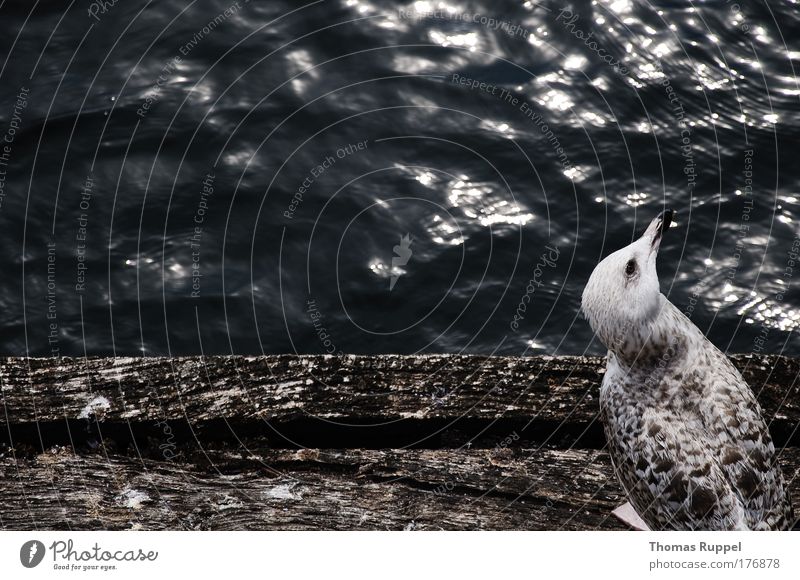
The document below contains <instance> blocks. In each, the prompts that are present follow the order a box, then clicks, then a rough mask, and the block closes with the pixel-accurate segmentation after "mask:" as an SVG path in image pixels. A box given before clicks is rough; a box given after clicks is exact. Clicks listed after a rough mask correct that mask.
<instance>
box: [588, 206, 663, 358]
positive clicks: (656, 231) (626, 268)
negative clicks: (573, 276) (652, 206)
mask: <svg viewBox="0 0 800 580" xmlns="http://www.w3.org/2000/svg"><path fill="white" fill-rule="evenodd" d="M672 216H673V212H672V210H665V211H664V212H662V213H660V214H659V215H658V217H656V218H655V219H654V220H653V221H652V222H650V225H649V226H648V227H647V229H646V230H645V232H644V234H642V236H641V237H640V238H639V239H637V240H636V241H635V242H633V243H631V244H629V245H627V246H625V247H624V248H622V249H620V250H617V251H616V252H614V253H613V254H611V255H609V256H607V257H606V258H605V259H603V260H602V261H601V262H600V263H599V264H598V265H597V266H596V267H595V269H594V271H593V272H592V275H591V276H590V277H589V281H588V282H587V284H586V287H585V288H584V289H583V296H582V297H581V310H583V313H584V315H585V316H586V318H587V319H588V320H589V324H590V325H591V327H592V330H593V331H594V332H595V333H596V334H597V336H598V338H599V339H600V340H601V341H602V342H603V344H605V345H606V347H607V348H608V349H609V350H611V351H613V352H615V353H616V354H620V355H621V354H625V352H626V351H636V350H638V349H639V348H641V346H642V344H641V343H642V341H643V340H646V338H647V336H648V329H649V327H650V325H651V323H652V322H653V321H654V320H655V319H656V318H657V317H658V314H659V311H660V309H661V304H662V302H661V301H662V299H663V297H662V295H661V291H660V288H659V284H658V273H657V272H656V256H657V255H658V249H659V247H660V246H661V239H662V237H663V235H664V232H665V231H666V230H667V229H668V228H669V225H670V223H671V222H672Z"/></svg>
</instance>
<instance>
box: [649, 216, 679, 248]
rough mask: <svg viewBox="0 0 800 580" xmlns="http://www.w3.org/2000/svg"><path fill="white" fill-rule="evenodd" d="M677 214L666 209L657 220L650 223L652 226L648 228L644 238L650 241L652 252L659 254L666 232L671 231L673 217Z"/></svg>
mask: <svg viewBox="0 0 800 580" xmlns="http://www.w3.org/2000/svg"><path fill="white" fill-rule="evenodd" d="M674 214H675V212H673V211H672V210H671V209H665V210H664V211H662V212H661V213H660V214H658V216H657V217H656V219H654V220H653V221H652V222H650V225H649V226H648V227H647V230H645V232H644V237H646V238H649V239H650V252H651V253H652V252H657V251H658V248H659V247H660V246H661V238H662V237H663V236H664V232H665V231H667V230H668V229H669V225H670V224H671V223H672V216H673V215H674Z"/></svg>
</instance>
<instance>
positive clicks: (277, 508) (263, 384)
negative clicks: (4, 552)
mask: <svg viewBox="0 0 800 580" xmlns="http://www.w3.org/2000/svg"><path fill="white" fill-rule="evenodd" d="M733 360H734V363H735V364H736V365H737V367H739V368H740V369H741V370H742V371H743V373H744V375H745V377H746V378H747V379H748V382H749V383H750V385H751V386H752V387H753V389H754V391H755V392H756V393H757V394H758V397H759V400H760V402H761V404H762V406H763V407H764V409H765V413H766V415H767V416H768V417H770V418H771V419H772V423H771V428H772V430H773V433H774V434H776V440H778V441H782V443H781V445H783V444H786V443H789V444H790V445H791V446H790V447H787V448H786V449H784V450H783V451H782V453H781V458H780V461H781V465H782V467H783V469H784V471H785V473H786V475H787V480H788V481H789V482H790V489H791V490H792V494H793V499H794V501H795V503H796V507H797V509H798V513H800V504H798V502H799V501H800V485H799V484H800V477H798V475H799V473H798V470H799V469H800V447H798V445H797V441H798V437H797V436H796V434H797V431H798V429H797V427H798V424H800V396H798V389H800V361H798V360H793V359H788V358H784V357H774V356H761V357H747V356H738V357H733ZM602 367H603V361H602V360H601V359H599V358H591V357H558V358H552V357H535V358H522V359H518V358H507V357H478V356H446V355H443V356H439V355H429V356H412V357H403V356H377V357H373V356H347V357H340V358H335V357H313V356H308V357H306V356H304V357H294V356H265V357H208V358H176V359H162V358H157V359H151V358H142V359H116V360H114V359H102V358H95V359H88V360H78V359H21V358H20V359H17V358H8V359H0V402H1V403H2V405H3V413H0V422H3V423H4V424H5V425H4V427H3V429H0V480H2V483H1V484H0V527H1V528H4V529H75V530H78V529H87V530H97V529H130V528H138V529H232V530H235V529H271V530H276V529H281V530H282V529H336V530H362V529H382V530H383V529H390V530H401V529H424V530H438V529H445V530H475V529H483V530H506V529H526V530H536V529H548V530H555V529H602V530H606V529H608V530H610V529H623V526H622V525H621V524H620V523H619V522H618V521H617V520H616V519H614V518H613V517H610V511H611V510H612V509H613V508H614V507H616V506H617V505H619V504H620V503H622V501H623V498H622V496H621V491H620V488H619V486H618V484H617V482H616V480H615V478H614V476H613V473H612V470H611V466H610V464H609V460H608V456H607V454H606V453H605V452H604V449H603V447H604V441H603V438H602V431H601V430H600V429H599V425H598V424H597V421H596V416H597V389H598V387H599V384H600V381H601V380H602ZM560 431H567V432H569V433H571V435H569V436H568V437H562V436H558V435H557V432H560ZM587 433H588V434H589V435H586V434H587ZM331 447H337V449H331Z"/></svg>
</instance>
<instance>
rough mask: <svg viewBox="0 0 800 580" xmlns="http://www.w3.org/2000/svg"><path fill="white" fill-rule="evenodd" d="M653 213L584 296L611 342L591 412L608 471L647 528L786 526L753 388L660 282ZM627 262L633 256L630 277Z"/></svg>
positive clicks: (785, 505)
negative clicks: (596, 416)
mask: <svg viewBox="0 0 800 580" xmlns="http://www.w3.org/2000/svg"><path fill="white" fill-rule="evenodd" d="M664 221H666V222H667V223H668V222H669V219H668V218H667V219H666V220H664ZM662 223H663V222H662V221H661V220H660V216H659V218H657V219H656V220H654V222H653V223H652V224H651V225H650V227H649V228H648V230H647V231H646V232H645V234H644V235H643V236H642V238H640V239H639V240H637V241H636V242H634V243H633V244H631V245H629V246H627V247H626V248H623V249H622V250H619V251H618V252H615V253H614V254H612V255H611V256H609V257H608V258H606V259H605V260H603V262H601V263H600V264H599V265H598V266H597V268H596V269H595V271H594V273H593V274H592V278H590V281H589V283H588V284H587V287H586V290H585V291H584V296H583V309H584V312H585V313H586V315H587V317H588V318H589V321H590V323H591V324H592V327H593V328H594V329H595V331H596V332H597V334H598V336H599V337H600V338H601V340H603V342H604V343H605V344H606V346H608V348H609V353H608V364H607V370H606V374H605V377H604V379H603V384H602V387H601V390H600V410H601V418H602V421H603V425H604V429H605V433H606V438H607V440H608V445H609V450H610V454H611V458H612V462H613V464H614V469H615V472H616V474H617V477H618V478H619V480H620V483H621V484H622V486H623V487H624V489H625V491H626V492H627V494H628V498H629V501H630V502H631V504H632V505H633V507H634V508H635V510H636V511H637V513H638V514H639V515H640V516H641V518H642V519H643V520H644V521H645V522H646V523H647V524H648V526H649V527H650V528H651V529H654V530H661V529H677V530H783V529H789V528H790V527H791V525H792V523H793V521H794V517H793V513H792V508H791V503H790V501H789V496H788V493H787V491H786V487H785V485H784V481H783V476H782V474H781V471H780V468H779V466H778V463H777V461H776V457H775V448H774V445H773V443H772V440H771V438H770V434H769V430H768V428H767V425H766V423H765V421H764V419H763V417H762V414H761V409H760V407H759V405H758V402H757V401H756V399H755V397H754V395H753V393H752V391H751V390H750V388H749V387H748V386H747V384H746V383H745V381H744V379H743V378H742V376H741V375H740V374H739V372H738V371H737V370H736V369H735V368H734V367H733V365H732V364H731V363H730V361H729V360H728V358H727V357H726V356H725V355H724V354H723V353H722V352H720V351H719V350H718V349H717V348H716V347H715V346H714V345H713V344H712V343H711V342H710V341H708V339H706V337H705V336H704V335H703V334H702V332H700V330H699V329H698V328H697V327H696V326H695V325H694V324H693V323H692V322H691V321H690V320H689V319H688V318H687V317H686V316H685V315H684V314H683V313H682V312H680V310H679V309H678V308H676V307H675V306H674V305H673V304H672V303H670V302H669V300H667V298H666V297H665V296H664V295H662V294H661V293H660V291H659V290H658V278H657V274H656V270H655V254H656V253H657V250H658V246H659V243H660V238H661V231H662V229H663V226H662ZM631 260H635V261H636V262H637V263H640V264H641V265H640V267H639V269H638V273H637V274H636V275H634V276H630V275H629V274H628V273H626V272H629V271H630V270H631V267H630V265H629V264H630V262H631Z"/></svg>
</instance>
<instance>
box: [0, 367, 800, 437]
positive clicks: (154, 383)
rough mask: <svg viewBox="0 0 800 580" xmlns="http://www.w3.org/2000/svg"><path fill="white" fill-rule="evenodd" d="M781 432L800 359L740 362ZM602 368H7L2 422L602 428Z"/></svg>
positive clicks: (798, 418) (794, 395)
mask: <svg viewBox="0 0 800 580" xmlns="http://www.w3.org/2000/svg"><path fill="white" fill-rule="evenodd" d="M732 360H733V362H734V364H736V366H737V367H739V368H740V369H741V370H742V371H743V372H744V374H745V378H746V379H747V380H748V382H749V383H750V385H751V387H752V388H753V389H754V391H755V392H756V393H757V394H758V398H759V401H760V402H761V404H762V406H763V407H764V410H765V413H766V414H767V416H768V417H770V418H774V419H775V421H776V423H777V428H779V429H783V430H784V431H787V432H793V431H794V430H795V428H796V426H797V425H798V423H800V379H799V377H800V360H797V359H791V358H787V357H781V356H751V355H737V356H734V357H732ZM603 366H604V362H603V360H602V359H601V358H599V357H567V356H565V357H555V358H554V357H546V356H540V357H526V358H512V357H483V356H457V355H420V356H391V355H389V356H353V355H348V356H343V357H333V356H290V355H280V356H259V357H244V356H230V357H223V356H215V357H207V358H200V357H184V358H174V359H166V358H119V359H111V358H89V359H69V358H61V359H54V358H38V359H37V358H32V359H26V358H5V359H0V394H2V404H3V406H4V411H5V412H4V413H0V421H3V422H8V423H19V424H22V423H35V422H42V421H44V422H46V421H63V420H64V419H70V420H74V419H79V418H87V417H90V416H91V417H95V418H96V419H97V420H99V421H107V422H108V421H111V422H114V421H116V422H126V423H127V422H129V421H159V420H163V419H174V420H183V419H185V420H188V421H189V422H191V423H196V422H202V421H208V420H217V419H221V418H224V419H226V420H232V421H253V420H261V419H268V420H291V419H294V418H297V417H308V416H313V417H318V418H322V419H346V418H353V417H357V418H372V419H379V420H387V421H393V420H399V419H409V420H414V419H456V418H476V419H496V418H500V417H502V418H505V419H524V420H526V421H527V420H533V421H551V422H553V421H555V422H572V423H581V422H591V421H592V420H593V419H594V418H595V417H596V415H597V396H598V387H599V384H600V381H601V380H602V372H603Z"/></svg>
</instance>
